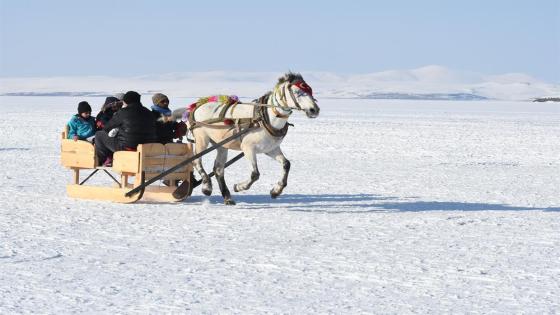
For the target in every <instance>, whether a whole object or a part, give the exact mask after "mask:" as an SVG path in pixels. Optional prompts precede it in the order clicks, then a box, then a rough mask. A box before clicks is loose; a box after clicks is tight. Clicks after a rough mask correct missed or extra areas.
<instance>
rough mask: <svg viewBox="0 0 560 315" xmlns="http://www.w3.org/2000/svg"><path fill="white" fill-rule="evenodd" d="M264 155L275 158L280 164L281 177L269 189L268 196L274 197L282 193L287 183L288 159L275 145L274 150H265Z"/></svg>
mask: <svg viewBox="0 0 560 315" xmlns="http://www.w3.org/2000/svg"><path fill="white" fill-rule="evenodd" d="M266 155H268V156H270V157H271V158H273V159H275V160H276V161H278V162H279V163H280V164H281V165H282V178H281V179H280V181H278V182H277V183H276V184H275V185H274V187H272V189H271V190H270V196H271V197H272V198H276V197H278V196H279V195H280V194H281V193H282V191H283V190H284V187H286V186H287V185H288V174H289V173H290V161H288V159H286V157H285V156H284V153H282V150H281V149H280V147H277V148H275V149H274V150H272V151H270V152H267V153H266Z"/></svg>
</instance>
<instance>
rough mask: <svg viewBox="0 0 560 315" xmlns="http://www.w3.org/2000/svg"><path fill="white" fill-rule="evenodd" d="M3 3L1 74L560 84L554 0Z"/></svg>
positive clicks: (558, 16)
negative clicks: (520, 76) (428, 68)
mask: <svg viewBox="0 0 560 315" xmlns="http://www.w3.org/2000/svg"><path fill="white" fill-rule="evenodd" d="M0 3H1V7H0V8H1V21H0V27H1V28H0V33H1V42H0V44H1V47H0V48H1V49H0V58H1V65H0V66H1V67H0V76H3V77H13V76H60V75H118V76H128V75H141V74H160V73H168V72H188V71H211V70H225V71H286V70H288V69H290V70H293V71H330V72H336V73H368V72H376V71H382V70H389V69H411V68H416V67H421V66H425V65H431V64H437V65H442V66H445V67H449V68H451V69H455V70H466V71H474V72H480V73H486V74H501V73H508V72H522V73H527V74H529V75H532V76H535V77H537V78H539V79H543V80H546V81H549V82H557V83H560V1H559V0H534V1H529V0H527V1H516V0H510V1H502V0H494V1H482V0H468V1H467V0H464V1H443V0H442V1H437V0H425V1H413V0H410V1H403V0H394V1H389V0H387V1H374V0H369V1H368V0H354V1H353V0H346V1H342V0H340V1H330V0H322V1H302V0H300V1H292V0H280V1H264V0H261V1H249V0H237V1H215V0H204V1H187V0H185V1H172V0H159V1H155V0H154V1H145V0H136V1H118V0H112V1H105V0H96V1H61V0H49V1H27V0H0Z"/></svg>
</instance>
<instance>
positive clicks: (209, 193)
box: [202, 189, 212, 196]
mask: <svg viewBox="0 0 560 315" xmlns="http://www.w3.org/2000/svg"><path fill="white" fill-rule="evenodd" d="M202 193H203V194H205V195H206V196H210V195H212V190H208V189H203V190H202Z"/></svg>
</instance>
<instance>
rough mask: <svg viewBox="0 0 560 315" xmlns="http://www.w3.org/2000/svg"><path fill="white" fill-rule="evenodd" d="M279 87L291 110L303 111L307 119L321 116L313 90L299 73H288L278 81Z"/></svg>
mask: <svg viewBox="0 0 560 315" xmlns="http://www.w3.org/2000/svg"><path fill="white" fill-rule="evenodd" d="M277 87H278V88H279V89H282V90H283V91H284V97H285V101H286V103H287V104H288V106H289V107H291V108H296V109H301V110H303V111H304V112H305V114H306V115H307V117H309V118H315V117H317V116H319V111H320V110H321V109H320V108H319V106H317V100H316V99H315V98H314V97H313V90H312V89H311V87H310V86H309V85H307V83H305V80H303V77H302V76H301V74H299V73H291V72H288V73H286V74H285V75H284V76H283V77H281V78H279V79H278V84H277Z"/></svg>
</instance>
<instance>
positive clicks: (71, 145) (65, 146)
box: [60, 139, 95, 155]
mask: <svg viewBox="0 0 560 315" xmlns="http://www.w3.org/2000/svg"><path fill="white" fill-rule="evenodd" d="M60 151H61V152H74V153H81V154H85V153H90V154H92V155H93V154H95V148H94V146H93V144H91V143H89V142H87V141H82V140H78V141H74V140H70V139H64V140H62V142H61V145H60Z"/></svg>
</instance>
